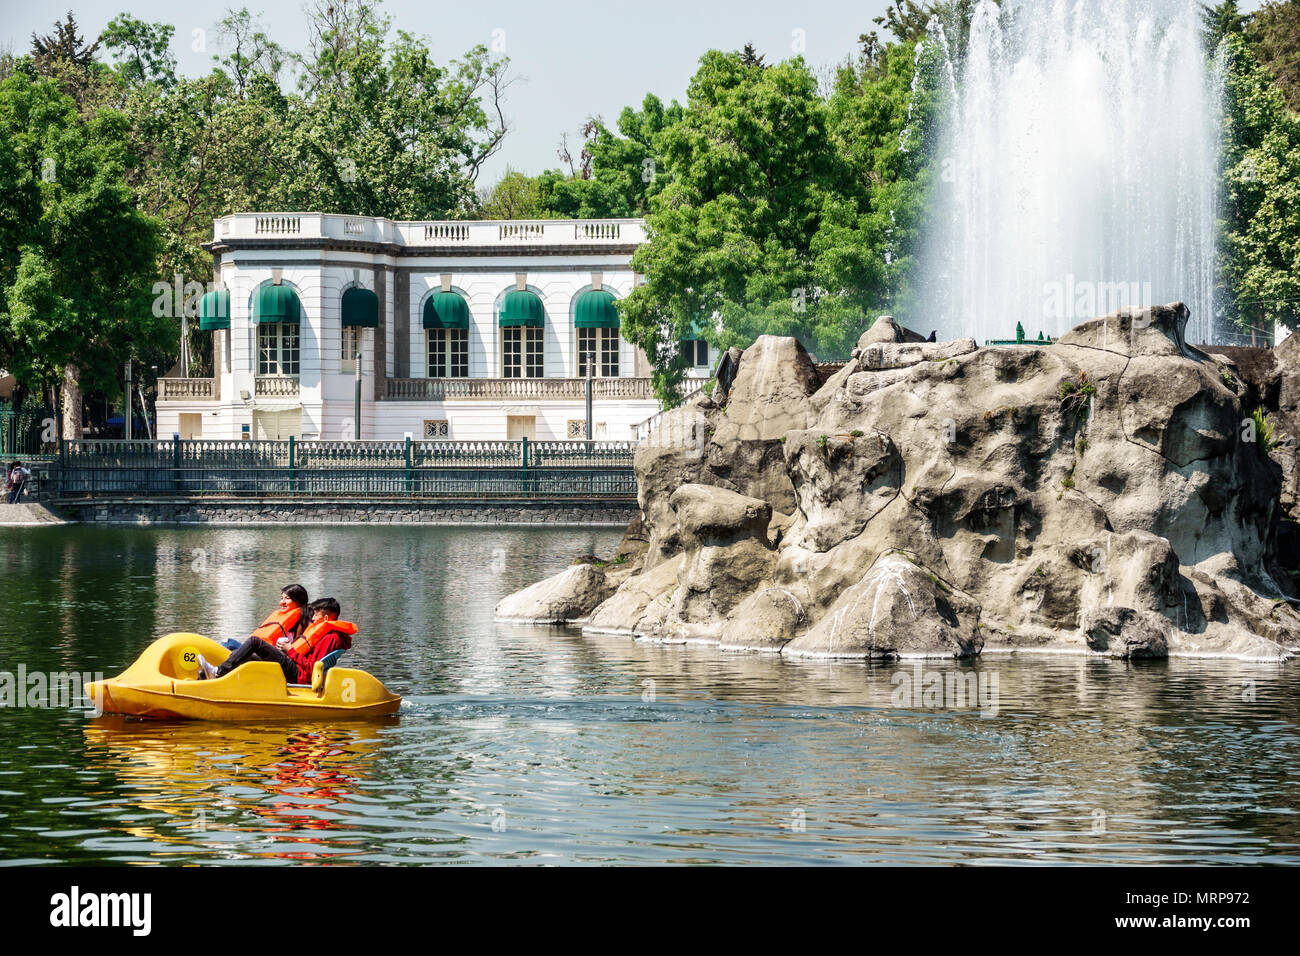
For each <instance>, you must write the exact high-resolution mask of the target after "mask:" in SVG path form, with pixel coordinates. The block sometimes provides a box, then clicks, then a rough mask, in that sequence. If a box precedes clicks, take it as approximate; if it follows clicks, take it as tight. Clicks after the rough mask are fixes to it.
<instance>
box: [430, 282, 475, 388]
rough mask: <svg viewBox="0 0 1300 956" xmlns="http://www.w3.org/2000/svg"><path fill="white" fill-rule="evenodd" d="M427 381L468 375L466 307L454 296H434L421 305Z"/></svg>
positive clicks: (458, 297) (437, 294)
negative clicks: (426, 351)
mask: <svg viewBox="0 0 1300 956" xmlns="http://www.w3.org/2000/svg"><path fill="white" fill-rule="evenodd" d="M424 335H425V339H426V347H427V348H428V357H429V361H428V366H427V367H428V370H429V371H428V375H429V378H466V377H467V376H468V375H469V306H468V305H466V304H465V300H464V299H463V298H461V297H460V296H459V295H457V294H456V293H455V292H437V293H435V294H433V295H431V296H430V297H429V298H428V300H427V301H425V303H424Z"/></svg>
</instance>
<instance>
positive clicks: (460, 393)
mask: <svg viewBox="0 0 1300 956" xmlns="http://www.w3.org/2000/svg"><path fill="white" fill-rule="evenodd" d="M586 396H587V380H586V379H584V378H390V379H387V380H386V381H385V389H384V398H385V399H387V400H389V401H399V402H400V401H405V402H416V401H437V402H441V401H478V400H493V399H506V400H511V401H534V400H545V399H559V400H566V401H582V400H583V399H585V398H586ZM654 397H655V396H654V389H653V387H652V385H651V380H650V379H648V378H595V379H592V398H594V399H622V400H627V399H653V398H654Z"/></svg>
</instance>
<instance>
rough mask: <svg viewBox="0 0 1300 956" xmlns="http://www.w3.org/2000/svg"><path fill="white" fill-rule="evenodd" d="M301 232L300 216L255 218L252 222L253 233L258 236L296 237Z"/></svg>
mask: <svg viewBox="0 0 1300 956" xmlns="http://www.w3.org/2000/svg"><path fill="white" fill-rule="evenodd" d="M301 231H302V217H301V216H256V217H255V218H254V222H253V232H254V234H256V235H259V236H264V235H272V236H296V235H298V233H300V232H301Z"/></svg>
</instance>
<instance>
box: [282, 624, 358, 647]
mask: <svg viewBox="0 0 1300 956" xmlns="http://www.w3.org/2000/svg"><path fill="white" fill-rule="evenodd" d="M336 632H337V633H338V635H339V636H340V637H341V638H343V646H344V647H351V646H352V635H353V634H355V633H356V632H357V626H356V625H355V624H353V623H352V622H351V621H339V620H334V621H317V622H316V623H315V624H309V625H307V630H305V631H303V632H302V637H300V638H298V640H296V641H294V642H293V643H292V644H291V645H289V653H290V654H293V655H295V656H303V655H306V654H309V653H310V652H311V649H312V648H313V647H315V646H316V645H317V644H319V643H320V642H321V641H323V640H325V638H327V637H328V636H329V635H330V634H331V633H336Z"/></svg>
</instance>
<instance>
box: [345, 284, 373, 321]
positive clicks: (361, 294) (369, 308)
mask: <svg viewBox="0 0 1300 956" xmlns="http://www.w3.org/2000/svg"><path fill="white" fill-rule="evenodd" d="M343 324H344V325H345V326H348V325H350V326H354V327H356V328H360V329H377V328H379V296H377V295H375V294H374V293H373V292H371V291H370V290H369V289H358V288H352V289H348V290H347V291H346V292H344V293H343Z"/></svg>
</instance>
